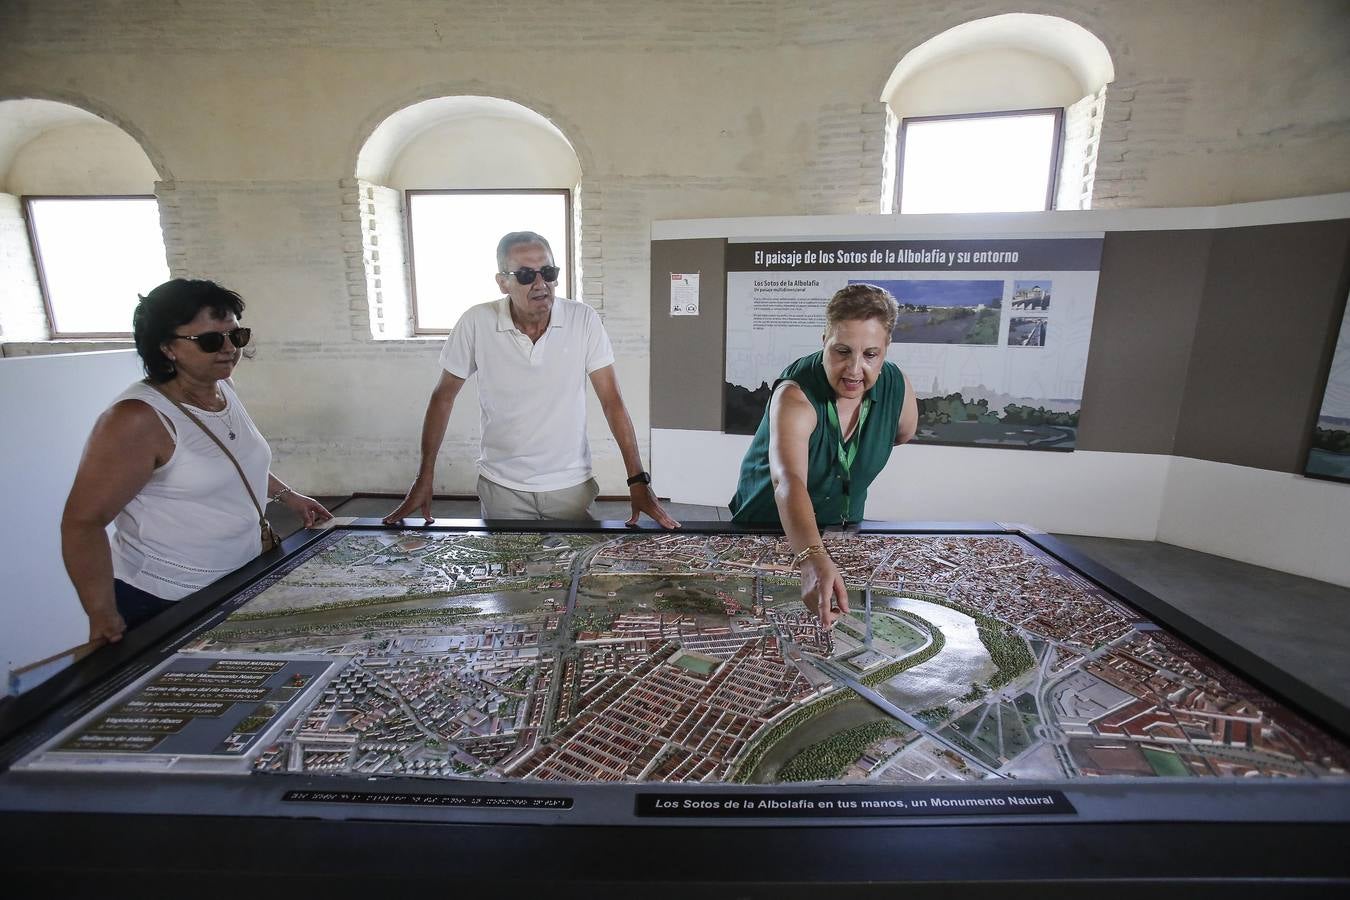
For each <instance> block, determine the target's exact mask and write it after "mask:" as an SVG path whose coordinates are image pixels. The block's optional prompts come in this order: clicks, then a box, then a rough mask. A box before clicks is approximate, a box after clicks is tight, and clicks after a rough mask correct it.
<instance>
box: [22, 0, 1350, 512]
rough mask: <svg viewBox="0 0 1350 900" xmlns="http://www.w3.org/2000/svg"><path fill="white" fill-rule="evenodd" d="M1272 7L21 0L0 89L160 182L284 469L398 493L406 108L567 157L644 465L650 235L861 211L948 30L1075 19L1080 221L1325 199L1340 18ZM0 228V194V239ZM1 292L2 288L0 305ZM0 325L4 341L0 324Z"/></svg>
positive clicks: (427, 349) (1082, 1) (998, 0)
mask: <svg viewBox="0 0 1350 900" xmlns="http://www.w3.org/2000/svg"><path fill="white" fill-rule="evenodd" d="M1289 6H1290V5H1289V4H1284V3H1280V2H1276V0H1248V2H1240V3H1228V2H1220V0H1193V2H1188V3H1185V4H1176V3H1172V2H1165V0H1135V2H1132V3H1130V4H1118V3H1110V2H1106V0H1078V2H1070V0H1036V2H1034V3H1031V4H1026V3H1025V2H1018V3H1014V2H1011V0H1007V2H1005V0H951V2H947V3H933V2H927V0H923V2H920V0H912V2H905V0H839V2H837V3H835V4H831V5H830V6H829V7H828V8H825V7H821V6H820V5H819V4H818V3H817V2H814V0H736V2H731V3H727V2H725V0H665V2H635V3H612V2H605V0H570V2H566V3H561V4H557V5H556V6H555V7H551V8H550V12H549V15H548V16H547V22H544V21H543V17H541V15H540V7H539V5H538V4H535V3H528V2H525V0H455V2H447V3H434V4H433V3H427V2H423V0H383V2H381V3H378V4H374V3H366V2H359V3H358V2H356V0H335V2H331V3H324V4H314V3H294V4H291V3H287V4H281V3H274V2H264V0H239V2H233V3H220V2H217V0H177V2H170V0H142V2H138V3H131V4H128V3H123V2H113V0H44V2H37V0H28V2H19V0H15V2H10V3H5V4H0V58H3V59H5V60H6V63H5V65H4V66H3V67H0V97H21V96H39V97H42V96H46V97H49V98H51V99H59V100H64V101H67V102H73V103H76V104H81V105H85V106H87V107H88V108H91V109H98V110H101V111H107V112H108V113H109V114H115V116H114V117H115V118H116V119H117V120H118V121H120V122H123V123H125V124H126V125H127V127H128V130H129V131H131V132H132V133H134V134H137V135H139V136H143V138H144V141H145V143H146V145H147V146H152V147H153V153H152V154H151V155H152V157H153V158H154V159H156V161H157V163H162V164H163V166H162V168H161V171H166V172H172V173H173V174H174V178H175V180H173V181H164V182H161V183H160V184H159V185H157V189H156V192H157V194H158V196H159V198H160V204H161V221H162V224H163V228H164V235H165V240H166V246H167V248H168V252H169V259H170V267H171V270H172V272H173V273H174V274H175V275H187V274H192V275H204V276H209V277H213V278H216V279H218V280H220V281H221V282H222V283H224V284H227V285H229V286H230V287H233V288H236V289H238V290H239V291H240V292H241V293H242V294H243V295H244V296H245V298H246V299H247V300H248V302H249V308H248V314H247V319H248V321H249V323H250V324H251V325H253V326H254V327H256V328H257V329H258V334H259V337H258V346H257V351H258V352H257V356H256V357H255V358H254V359H253V360H250V361H249V362H248V363H246V364H245V365H244V366H243V367H241V370H240V373H239V382H240V389H241V391H242V392H243V394H244V396H245V399H246V401H247V402H248V404H249V408H250V411H251V412H252V413H253V414H254V417H255V419H256V420H257V421H258V422H259V424H260V426H261V427H262V429H263V431H264V433H266V434H267V435H268V437H269V439H270V440H271V442H272V445H273V448H274V450H275V451H276V454H277V464H278V467H279V471H282V472H283V473H284V474H283V477H286V478H288V479H289V480H292V482H293V483H297V485H298V486H300V487H302V488H303V489H305V490H308V491H310V492H337V491H345V490H355V489H366V490H370V489H398V490H401V489H403V488H405V487H406V486H407V483H408V481H409V480H410V478H411V473H412V471H413V467H414V466H415V465H416V455H415V454H416V447H417V439H418V429H419V427H420V420H421V415H422V411H423V409H424V408H425V402H426V396H427V394H428V392H429V391H430V389H431V386H432V384H433V383H434V381H435V379H436V377H437V370H436V364H435V360H436V354H437V351H438V349H439V347H438V343H439V342H437V341H426V340H406V339H405V340H397V339H395V340H382V341H376V340H373V339H372V338H371V322H372V321H374V322H375V323H376V325H377V326H378V324H379V323H380V322H381V321H383V322H385V324H386V334H387V333H388V328H389V323H390V322H391V321H393V320H395V319H398V318H399V317H401V316H403V315H404V313H403V312H402V311H401V310H400V309H398V308H397V307H396V306H395V305H391V304H392V303H393V299H392V298H393V297H394V296H395V295H397V294H398V293H399V286H398V284H397V279H398V278H400V277H402V276H401V274H400V273H401V272H402V271H403V269H404V265H403V261H402V259H396V258H395V256H396V255H397V253H398V251H399V250H400V248H401V240H399V239H398V238H397V236H396V229H397V228H398V227H399V226H398V225H397V224H395V223H396V222H401V218H398V217H396V216H391V214H392V212H393V210H394V209H395V200H396V198H395V197H392V196H391V195H390V194H391V193H392V192H390V193H386V192H385V189H381V188H379V187H378V186H375V185H367V186H363V185H362V184H361V183H359V182H358V181H357V180H356V178H355V160H356V156H357V153H358V151H359V150H360V147H361V145H362V143H363V141H364V140H365V138H366V137H367V136H368V135H369V134H370V131H371V129H372V128H373V127H374V125H376V124H378V122H379V121H380V120H381V118H382V117H383V116H387V115H389V114H390V113H391V112H393V111H394V110H396V109H398V108H400V107H401V106H403V105H407V104H409V103H412V102H415V100H418V99H425V98H427V97H433V96H441V95H455V94H476V95H483V96H496V97H503V98H506V99H512V100H516V101H518V102H521V103H523V104H524V105H526V106H529V107H530V108H532V109H536V110H538V111H540V112H541V113H543V114H544V115H546V116H549V117H550V118H552V119H553V120H554V121H555V122H556V123H557V124H558V125H559V127H560V128H562V129H563V131H564V132H565V133H566V134H567V136H568V138H569V140H571V141H572V142H573V144H574V145H575V146H576V147H577V151H578V157H579V159H580V160H581V165H582V175H581V181H580V188H579V190H578V194H577V198H576V199H577V202H576V205H575V214H576V215H577V216H578V217H579V220H580V223H581V230H580V245H579V247H578V248H577V257H578V260H579V263H580V277H581V281H580V283H581V291H580V294H581V299H584V300H585V301H586V302H588V303H591V304H593V305H594V306H596V307H597V308H598V309H600V310H601V311H602V315H603V317H604V320H605V323H606V327H607V328H608V329H609V331H610V334H611V337H612V339H613V342H614V345H615V349H616V352H617V354H618V368H619V376H620V382H621V384H622V387H623V391H624V395H625V398H626V399H627V401H628V404H629V407H630V410H631V412H632V414H633V418H634V420H635V423H636V425H637V429H638V433H639V436H640V438H641V440H642V442H643V444H644V452H645V442H646V435H647V430H648V426H647V405H648V377H649V373H648V334H649V331H650V324H651V323H650V321H649V312H648V309H649V307H648V291H649V280H650V279H649V276H650V272H649V267H650V266H649V259H648V253H649V243H648V241H649V234H650V223H651V221H652V220H653V219H670V218H698V217H720V216H747V215H791V214H804V213H811V214H828V213H852V212H858V211H869V212H870V211H876V210H877V209H879V208H881V205H882V203H883V202H884V201H883V199H882V190H883V187H882V186H883V183H884V181H885V174H884V173H885V166H886V165H887V162H886V160H887V155H886V154H887V152H888V146H887V140H886V133H887V125H886V111H885V109H884V106H883V105H882V104H881V103H880V102H879V100H878V98H879V96H880V93H881V90H882V87H883V86H884V84H885V82H886V79H887V77H888V76H889V74H890V72H891V71H892V69H893V68H894V66H895V64H896V63H897V62H898V61H899V59H900V58H901V57H903V56H904V54H905V53H906V52H908V51H909V50H910V49H912V48H913V47H915V46H917V45H919V44H920V43H922V42H923V41H925V40H927V39H928V38H930V37H932V36H933V35H935V34H937V33H939V32H941V31H943V30H944V29H946V28H950V27H952V26H954V25H957V24H959V23H961V22H963V21H968V20H970V19H974V18H979V17H982V16H989V15H996V14H999V13H1005V12H1028V11H1029V12H1037V13H1047V14H1052V15H1054V14H1060V15H1064V16H1065V17H1067V18H1069V19H1071V20H1072V21H1074V22H1077V23H1079V24H1082V25H1083V26H1084V27H1086V28H1088V29H1089V30H1091V31H1093V32H1094V33H1096V34H1097V35H1098V36H1099V37H1101V38H1102V40H1103V41H1104V42H1105V43H1106V45H1107V47H1108V49H1109V50H1110V51H1111V53H1112V55H1113V59H1114V61H1115V65H1116V71H1117V78H1116V81H1115V83H1113V84H1112V85H1111V86H1110V87H1109V88H1108V91H1107V95H1106V97H1105V99H1104V101H1103V100H1102V98H1096V99H1095V100H1094V104H1093V105H1092V109H1095V110H1097V111H1098V113H1099V115H1098V116H1097V117H1096V121H1098V122H1100V123H1101V125H1100V133H1099V135H1098V138H1097V139H1098V140H1099V141H1100V145H1101V153H1100V156H1099V160H1098V165H1097V169H1096V171H1095V172H1093V171H1092V170H1091V167H1090V166H1088V167H1087V171H1080V172H1079V175H1081V177H1082V180H1081V181H1079V180H1078V179H1077V177H1075V179H1073V180H1072V181H1073V183H1072V184H1071V183H1070V180H1069V179H1066V180H1065V184H1064V188H1065V190H1066V191H1069V192H1070V193H1072V192H1073V191H1077V193H1078V198H1077V199H1078V201H1079V202H1082V201H1083V200H1084V199H1085V198H1086V197H1087V196H1090V197H1091V198H1092V205H1093V206H1096V207H1103V206H1166V205H1194V204H1206V203H1225V202H1231V201H1236V200H1251V199H1262V198H1263V197H1276V196H1292V195H1296V194H1299V193H1325V192H1330V191H1336V190H1345V189H1347V188H1350V174H1347V171H1346V169H1345V167H1344V165H1343V160H1344V159H1345V158H1346V155H1347V153H1350V114H1347V110H1346V108H1345V101H1344V97H1343V90H1342V89H1341V88H1339V87H1337V86H1338V85H1344V84H1345V83H1346V80H1347V78H1350V63H1347V58H1346V54H1345V53H1344V47H1345V46H1346V43H1347V36H1348V35H1350V23H1347V16H1346V11H1345V7H1344V4H1343V3H1341V2H1333V0H1303V2H1299V3H1296V4H1292V6H1293V7H1294V9H1293V10H1292V11H1289V10H1288V7H1289ZM545 26H546V27H545ZM1328 85H1330V87H1328ZM1091 119H1092V117H1091V116H1088V117H1086V118H1082V119H1080V118H1075V119H1074V120H1073V122H1072V123H1071V124H1072V125H1073V126H1074V129H1077V128H1078V126H1079V125H1080V124H1087V123H1088V122H1089V121H1090V120H1091ZM1090 142H1091V129H1089V130H1088V131H1086V132H1081V133H1080V132H1079V131H1077V130H1075V131H1074V133H1073V134H1072V135H1071V141H1070V146H1069V147H1066V151H1071V152H1072V154H1073V155H1074V156H1075V157H1076V156H1077V155H1078V154H1079V151H1080V149H1082V150H1083V151H1084V152H1086V148H1087V147H1088V145H1089V144H1090ZM892 165H893V163H892ZM1066 165H1067V163H1066ZM1089 191H1090V193H1089ZM363 193H364V196H363ZM372 206H373V207H374V209H373V211H372V209H371V207H372ZM6 208H7V207H6V206H5V203H4V198H0V239H3V240H8V237H5V236H10V235H12V234H14V232H12V231H11V230H9V229H10V225H9V224H7V221H8V220H6V218H5V212H4V211H5V209H6ZM372 225H373V226H374V227H373V228H372V227H371V226H372ZM5 246H8V245H5ZM0 252H3V250H2V249H0ZM376 254H378V258H377V256H376ZM5 258H8V257H0V259H5ZM5 265H6V266H7V268H6V269H5V272H6V273H8V272H9V271H10V268H9V267H8V266H9V264H7V263H6V264H5ZM367 265H369V271H368V270H367ZM376 266H378V267H379V272H378V273H376V272H375V267H376ZM23 283H24V282H23V276H22V275H10V274H4V281H3V284H0V291H3V292H4V293H3V294H0V296H4V297H11V296H16V294H15V293H14V292H15V291H16V290H22V285H23ZM16 286H17V287H16ZM4 306H5V307H6V309H8V307H9V306H10V303H9V302H8V301H6V302H5V303H4ZM391 317H392V318H391ZM0 327H3V328H4V330H5V334H4V336H5V337H6V338H9V337H11V336H12V334H14V332H11V328H14V327H17V326H14V325H12V323H11V316H10V313H9V312H8V311H4V312H0ZM472 388H473V386H472V385H470V387H469V389H467V390H466V392H465V393H464V394H463V395H461V400H460V402H459V405H458V408H457V410H456V412H455V415H454V417H453V418H452V422H451V427H450V435H449V437H448V438H447V441H446V445H445V450H444V453H443V456H442V460H443V462H442V466H441V468H440V470H439V472H438V474H439V479H438V487H439V488H440V489H442V490H448V491H455V492H463V491H468V490H471V489H472V484H473V472H472V466H471V465H470V461H471V459H472V457H473V455H474V451H475V448H476V443H477V411H476V397H475V394H474V392H473V389H472ZM590 432H591V437H592V444H593V447H594V450H595V454H596V457H597V462H598V466H599V471H600V475H601V480H602V487H603V489H604V490H606V491H607V492H608V491H614V490H618V489H619V488H621V486H622V482H621V480H620V478H619V476H620V475H621V472H620V469H619V465H618V459H617V453H616V451H615V449H614V447H613V444H612V441H611V440H610V439H609V436H608V431H607V429H606V427H605V425H604V422H603V420H602V419H601V418H600V416H599V413H598V408H596V407H594V406H593V407H592V413H591V425H590Z"/></svg>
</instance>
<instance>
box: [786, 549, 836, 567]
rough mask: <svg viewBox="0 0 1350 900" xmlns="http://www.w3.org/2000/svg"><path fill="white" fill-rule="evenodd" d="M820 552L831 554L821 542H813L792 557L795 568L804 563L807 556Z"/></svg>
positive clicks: (826, 554)
mask: <svg viewBox="0 0 1350 900" xmlns="http://www.w3.org/2000/svg"><path fill="white" fill-rule="evenodd" d="M818 553H819V554H823V555H825V556H829V555H830V554H829V551H828V550H826V549H825V548H824V547H822V546H821V545H820V544H812V545H811V546H809V547H807V548H806V549H805V550H803V551H802V552H800V553H798V554H797V555H796V556H794V557H792V568H794V569H795V568H797V567H798V566H800V565H801V564H802V563H804V562H806V558H807V557H808V556H815V555H816V554H818Z"/></svg>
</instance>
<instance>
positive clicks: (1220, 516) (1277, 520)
mask: <svg viewBox="0 0 1350 900" xmlns="http://www.w3.org/2000/svg"><path fill="white" fill-rule="evenodd" d="M1164 496H1165V499H1164V502H1163V508H1162V515H1161V516H1160V517H1159V520H1158V540H1160V541H1163V542H1165V543H1168V544H1176V545H1177V546H1179V547H1189V548H1190V549H1192V550H1200V551H1202V552H1204V553H1214V554H1217V555H1219V556H1227V557H1229V558H1230V559H1237V560H1241V561H1243V562H1249V563H1253V564H1255V565H1258V566H1266V567H1268V568H1271V569H1278V570H1280V571H1281V572H1293V573H1294V574H1295V575H1305V576H1307V577H1308V578H1316V579H1318V580H1319V581H1329V582H1331V583H1333V584H1340V585H1345V586H1346V587H1350V485H1344V484H1336V483H1333V482H1327V481H1318V480H1317V479H1313V478H1304V477H1302V476H1300V475H1290V474H1288V473H1286V472H1270V471H1267V470H1265V469H1253V468H1249V467H1246V466H1234V465H1229V464H1227V463H1218V462H1210V461H1209V460H1200V459H1188V458H1186V457H1177V458H1175V459H1173V460H1172V464H1171V468H1170V471H1169V472H1168V476H1167V486H1166V490H1165V492H1164ZM1271 603H1272V604H1278V603H1279V598H1278V597H1272V598H1271Z"/></svg>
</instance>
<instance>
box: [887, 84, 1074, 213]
mask: <svg viewBox="0 0 1350 900" xmlns="http://www.w3.org/2000/svg"><path fill="white" fill-rule="evenodd" d="M1044 115H1053V116H1054V134H1055V141H1054V145H1053V147H1052V148H1051V151H1050V177H1049V179H1047V181H1046V186H1045V206H1044V207H1043V208H1042V209H1041V210H1039V211H1040V212H1050V211H1051V210H1053V209H1054V208H1055V197H1056V196H1058V194H1059V175H1060V168H1061V166H1063V164H1064V163H1063V156H1064V107H1062V106H1047V107H1042V108H1039V109H1000V110H991V111H989V112H977V113H948V114H944V115H940V116H905V117H903V118H901V119H900V128H899V130H898V132H897V135H896V150H895V157H896V163H895V213H896V215H923V213H902V212H901V211H902V210H903V209H904V207H903V206H902V205H901V201H902V200H903V192H904V186H905V136H906V133H907V132H908V131H909V124H910V123H911V122H939V121H948V120H951V119H995V118H998V119H1011V118H1015V117H1018V116H1044ZM928 215H953V214H952V213H929V214H928ZM957 215H960V214H957ZM966 215H986V213H967V214H966Z"/></svg>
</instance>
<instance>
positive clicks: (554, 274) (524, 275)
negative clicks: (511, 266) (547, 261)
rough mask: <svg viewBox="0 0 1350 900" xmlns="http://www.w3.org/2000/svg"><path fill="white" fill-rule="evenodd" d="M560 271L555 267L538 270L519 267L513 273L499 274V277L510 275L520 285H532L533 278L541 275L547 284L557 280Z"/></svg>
mask: <svg viewBox="0 0 1350 900" xmlns="http://www.w3.org/2000/svg"><path fill="white" fill-rule="evenodd" d="M560 271H561V270H560V269H559V268H558V267H557V266H544V267H543V268H540V269H531V268H530V267H529V266H521V267H520V268H519V269H516V270H515V271H514V272H501V273H499V274H501V275H511V276H513V277H514V278H515V279H516V281H518V282H520V283H521V284H534V276H536V275H543V276H544V280H545V281H547V282H548V283H549V284H553V282H555V281H557V280H558V272H560Z"/></svg>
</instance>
